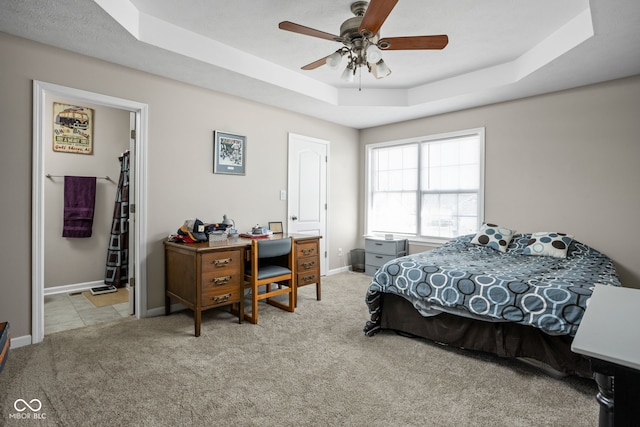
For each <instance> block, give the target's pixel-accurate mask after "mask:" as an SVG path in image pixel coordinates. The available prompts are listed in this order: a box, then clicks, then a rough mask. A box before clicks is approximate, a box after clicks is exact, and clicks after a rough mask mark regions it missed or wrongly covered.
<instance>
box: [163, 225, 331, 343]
mask: <svg viewBox="0 0 640 427" xmlns="http://www.w3.org/2000/svg"><path fill="white" fill-rule="evenodd" d="M290 236H291V237H292V238H293V239H294V247H295V258H296V259H295V262H296V266H297V265H301V266H302V267H303V269H302V270H298V271H299V273H296V280H295V284H294V305H295V304H296V303H297V287H298V286H304V285H308V284H313V283H315V284H316V285H317V297H318V300H319V299H320V254H319V239H320V236H312V235H290ZM285 237H288V235H286V234H279V235H274V236H273V237H271V239H281V238H285ZM252 241H254V239H245V238H241V237H237V238H231V239H227V241H224V242H215V243H209V242H201V243H188V244H186V243H176V242H169V241H165V242H164V246H165V314H166V315H169V314H170V313H171V300H176V301H178V302H180V303H181V304H183V305H184V306H185V307H187V308H188V309H190V310H192V311H193V313H194V327H195V336H197V337H198V336H200V329H201V323H202V312H203V311H205V310H209V309H212V308H217V307H224V306H227V305H231V306H232V307H231V310H232V313H234V314H237V315H238V319H239V321H240V322H242V317H243V316H242V312H243V309H244V307H242V306H241V305H240V304H244V298H243V292H244V291H243V287H244V264H245V261H247V262H250V260H251V242H252ZM299 254H300V256H299ZM303 264H304V265H303Z"/></svg>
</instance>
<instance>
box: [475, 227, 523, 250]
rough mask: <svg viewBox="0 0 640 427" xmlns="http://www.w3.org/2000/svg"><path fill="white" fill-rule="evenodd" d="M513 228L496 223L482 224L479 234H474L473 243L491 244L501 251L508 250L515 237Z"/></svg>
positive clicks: (491, 246) (490, 245)
mask: <svg viewBox="0 0 640 427" xmlns="http://www.w3.org/2000/svg"><path fill="white" fill-rule="evenodd" d="M513 234H514V232H513V230H511V229H509V228H507V227H501V226H499V225H496V224H482V227H480V231H478V234H476V235H475V236H474V238H473V239H472V240H471V243H473V244H476V245H481V246H489V247H490V248H493V249H497V250H499V251H500V252H507V247H508V246H509V242H511V239H513Z"/></svg>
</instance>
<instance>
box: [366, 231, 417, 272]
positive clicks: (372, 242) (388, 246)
mask: <svg viewBox="0 0 640 427" xmlns="http://www.w3.org/2000/svg"><path fill="white" fill-rule="evenodd" d="M407 249H408V248H407V239H391V240H387V239H379V238H376V237H367V238H365V240H364V250H365V253H364V264H365V266H364V272H365V274H367V275H369V276H373V275H374V274H375V273H376V271H378V268H380V267H381V266H382V265H383V264H384V263H386V262H387V261H391V260H392V259H395V258H398V257H401V256H404V255H406V254H407Z"/></svg>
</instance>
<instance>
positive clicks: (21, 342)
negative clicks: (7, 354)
mask: <svg viewBox="0 0 640 427" xmlns="http://www.w3.org/2000/svg"><path fill="white" fill-rule="evenodd" d="M27 345H31V335H24V336H21V337H15V338H13V337H12V338H11V347H9V348H19V347H25V346H27Z"/></svg>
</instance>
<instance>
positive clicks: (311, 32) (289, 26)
mask: <svg viewBox="0 0 640 427" xmlns="http://www.w3.org/2000/svg"><path fill="white" fill-rule="evenodd" d="M278 28H280V29H281V30H286V31H292V32H294V33H298V34H303V35H305V36H311V37H318V38H321V39H325V40H331V41H336V42H339V41H342V39H341V38H340V37H339V36H335V35H333V34H329V33H325V32H324V31H320V30H315V29H313V28H309V27H305V26H304V25H300V24H294V23H293V22H289V21H282V22H281V23H279V24H278Z"/></svg>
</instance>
